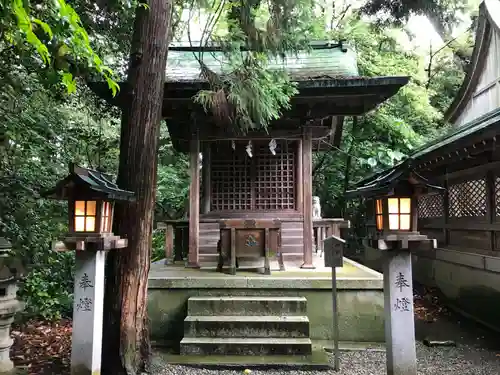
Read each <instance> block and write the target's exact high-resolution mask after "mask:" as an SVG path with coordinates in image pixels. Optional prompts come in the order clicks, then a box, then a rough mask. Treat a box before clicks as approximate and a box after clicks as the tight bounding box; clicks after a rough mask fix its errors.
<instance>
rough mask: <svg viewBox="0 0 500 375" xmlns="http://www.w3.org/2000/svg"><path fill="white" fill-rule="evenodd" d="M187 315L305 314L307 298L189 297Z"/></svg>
mask: <svg viewBox="0 0 500 375" xmlns="http://www.w3.org/2000/svg"><path fill="white" fill-rule="evenodd" d="M187 315H190V316H201V315H204V316H207V315H208V316H214V315H225V316H227V315H239V316H255V315H264V316H270V315H272V316H299V315H302V316H303V315H307V300H306V298H305V297H294V296H289V297H282V296H279V297H274V296H265V297H261V296H258V297H257V296H229V297H209V296H206V297H205V296H198V297H190V298H189V299H188V314H187Z"/></svg>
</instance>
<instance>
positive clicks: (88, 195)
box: [43, 164, 135, 251]
mask: <svg viewBox="0 0 500 375" xmlns="http://www.w3.org/2000/svg"><path fill="white" fill-rule="evenodd" d="M43 196H44V197H45V198H52V199H58V200H67V201H68V228H69V231H68V233H67V234H66V235H65V236H64V239H63V240H62V242H56V243H55V245H54V249H55V250H59V251H66V250H110V249H119V248H123V247H126V246H127V241H126V240H125V239H121V238H120V237H118V236H115V235H114V234H113V232H112V224H113V210H114V202H115V201H134V200H135V197H134V193H133V192H130V191H126V190H122V189H120V188H118V186H117V185H116V184H115V183H114V182H112V181H111V176H110V175H109V174H106V173H103V172H100V171H97V170H92V169H87V168H83V167H79V166H76V165H74V164H70V173H69V175H68V176H67V177H66V178H64V179H63V180H61V181H59V182H58V183H57V185H56V186H55V187H54V188H53V189H51V190H49V191H46V192H45V193H44V194H43Z"/></svg>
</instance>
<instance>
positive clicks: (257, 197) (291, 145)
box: [211, 140, 297, 211]
mask: <svg viewBox="0 0 500 375" xmlns="http://www.w3.org/2000/svg"><path fill="white" fill-rule="evenodd" d="M268 142H269V141H265V142H253V144H252V157H251V158H250V157H249V156H248V154H247V153H246V151H245V147H246V143H243V142H236V144H235V149H234V150H233V149H232V148H231V145H230V143H229V142H227V143H219V144H216V145H214V148H213V150H212V165H211V184H212V194H211V196H212V198H211V209H212V210H213V211H227V210H231V211H241V210H293V209H295V190H296V188H295V180H296V179H295V174H296V163H295V159H296V152H295V150H296V149H297V145H296V143H295V142H291V141H284V140H283V141H277V147H276V155H273V154H272V153H271V151H270V150H269V146H268Z"/></svg>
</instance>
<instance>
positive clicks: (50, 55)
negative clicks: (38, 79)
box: [0, 0, 119, 95]
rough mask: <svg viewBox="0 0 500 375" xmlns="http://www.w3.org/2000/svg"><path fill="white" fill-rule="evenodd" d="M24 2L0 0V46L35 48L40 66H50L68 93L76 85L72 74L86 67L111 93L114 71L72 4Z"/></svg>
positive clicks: (115, 84)
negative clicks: (91, 39) (93, 46)
mask: <svg viewBox="0 0 500 375" xmlns="http://www.w3.org/2000/svg"><path fill="white" fill-rule="evenodd" d="M28 4H29V3H27V2H25V1H23V0H10V1H5V2H2V3H0V30H2V32H1V34H0V36H1V40H0V45H1V46H2V47H7V48H9V47H12V48H17V49H18V50H20V51H23V50H26V51H27V52H28V54H29V53H31V50H34V51H36V52H37V55H38V58H39V59H38V60H41V61H40V64H39V65H40V68H42V67H51V68H53V69H54V71H56V72H57V73H59V74H60V75H61V81H62V83H63V84H64V85H65V86H66V87H67V89H68V91H69V92H74V91H75V87H76V86H75V85H76V83H75V81H74V77H73V75H74V74H75V73H77V71H78V70H79V69H80V70H82V69H83V70H85V71H86V70H87V69H90V70H91V71H95V72H97V73H98V74H100V75H101V76H102V77H103V78H104V79H105V80H106V81H107V83H108V85H109V88H110V89H111V90H112V92H113V95H115V94H116V92H117V91H118V90H119V86H118V84H117V83H116V82H115V80H114V74H113V72H112V70H111V69H110V68H108V67H107V66H106V65H105V64H104V63H103V62H102V60H101V58H100V57H99V56H98V55H97V54H96V53H95V52H94V50H93V49H92V47H91V44H90V38H89V36H88V34H87V31H86V30H85V29H84V28H83V26H82V23H81V20H80V17H79V16H78V14H77V13H76V12H75V10H74V9H73V7H71V6H70V5H69V4H67V3H66V1H65V0H56V1H54V2H42V3H39V4H37V6H35V7H28ZM23 52H24V51H23ZM34 59H35V61H36V60H37V59H36V57H34Z"/></svg>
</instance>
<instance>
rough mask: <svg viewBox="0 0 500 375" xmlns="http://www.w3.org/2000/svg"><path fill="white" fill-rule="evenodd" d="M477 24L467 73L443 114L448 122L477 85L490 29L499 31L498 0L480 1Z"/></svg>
mask: <svg viewBox="0 0 500 375" xmlns="http://www.w3.org/2000/svg"><path fill="white" fill-rule="evenodd" d="M477 24H478V25H477V31H476V37H475V40H474V49H473V52H472V57H471V61H470V63H469V65H468V69H467V73H466V75H465V78H464V81H463V82H462V85H461V86H460V89H459V90H458V93H457V95H456V96H455V98H454V100H453V102H452V103H451V105H450V106H449V107H448V109H447V110H446V112H445V114H444V118H445V119H446V120H447V121H450V122H454V121H455V120H456V119H457V118H458V117H459V116H460V115H461V114H462V112H463V111H464V110H465V107H466V105H467V103H468V101H469V99H470V98H471V97H472V95H473V94H474V90H475V88H476V87H477V84H478V81H479V78H480V76H481V73H482V71H483V68H484V65H485V62H486V58H487V55H488V50H489V48H490V45H491V43H490V39H491V38H490V34H491V30H492V29H493V30H496V31H497V32H498V31H500V1H498V0H484V1H483V2H481V4H480V6H479V15H478V21H477Z"/></svg>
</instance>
